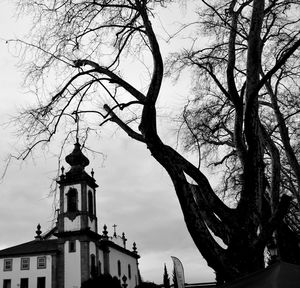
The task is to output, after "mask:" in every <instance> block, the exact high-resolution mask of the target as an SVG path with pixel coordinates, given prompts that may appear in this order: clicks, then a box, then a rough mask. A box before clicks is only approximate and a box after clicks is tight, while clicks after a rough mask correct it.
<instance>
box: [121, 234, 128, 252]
mask: <svg viewBox="0 0 300 288" xmlns="http://www.w3.org/2000/svg"><path fill="white" fill-rule="evenodd" d="M122 240H123V246H124V248H126V241H127V239H126V237H125V233H124V232H123V233H122Z"/></svg>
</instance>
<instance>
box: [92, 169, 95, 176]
mask: <svg viewBox="0 0 300 288" xmlns="http://www.w3.org/2000/svg"><path fill="white" fill-rule="evenodd" d="M94 174H95V172H94V169H93V168H92V171H91V175H92V177H93V178H94Z"/></svg>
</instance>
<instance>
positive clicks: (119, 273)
mask: <svg viewBox="0 0 300 288" xmlns="http://www.w3.org/2000/svg"><path fill="white" fill-rule="evenodd" d="M121 273H122V271H121V261H120V260H118V276H119V277H121Z"/></svg>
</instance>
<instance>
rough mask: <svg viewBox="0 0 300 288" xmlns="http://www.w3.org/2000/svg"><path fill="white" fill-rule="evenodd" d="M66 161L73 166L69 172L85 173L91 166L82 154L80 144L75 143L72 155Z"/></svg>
mask: <svg viewBox="0 0 300 288" xmlns="http://www.w3.org/2000/svg"><path fill="white" fill-rule="evenodd" d="M65 160H66V162H67V163H68V164H69V165H70V166H71V169H70V171H69V172H80V171H83V170H84V167H86V166H88V165H89V164H90V161H89V159H88V158H87V157H85V156H84V155H83V153H82V152H81V149H80V144H79V143H78V142H77V143H75V145H74V150H73V151H72V152H71V154H69V155H67V156H66V158H65Z"/></svg>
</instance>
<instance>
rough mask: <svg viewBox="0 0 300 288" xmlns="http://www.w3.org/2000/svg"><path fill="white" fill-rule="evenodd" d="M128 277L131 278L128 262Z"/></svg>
mask: <svg viewBox="0 0 300 288" xmlns="http://www.w3.org/2000/svg"><path fill="white" fill-rule="evenodd" d="M128 278H129V279H131V266H130V264H128Z"/></svg>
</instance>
